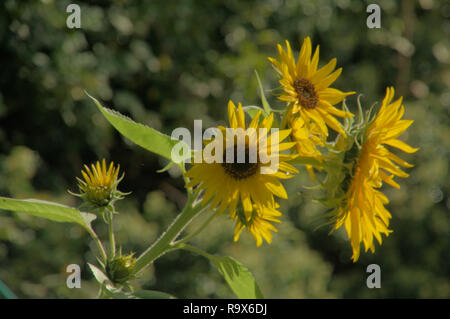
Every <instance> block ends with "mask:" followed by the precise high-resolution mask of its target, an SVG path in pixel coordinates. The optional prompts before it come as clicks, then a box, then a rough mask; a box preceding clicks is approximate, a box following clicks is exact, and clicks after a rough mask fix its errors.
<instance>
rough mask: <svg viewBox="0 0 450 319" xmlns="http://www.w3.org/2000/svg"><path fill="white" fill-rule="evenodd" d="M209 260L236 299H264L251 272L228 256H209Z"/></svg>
mask: <svg viewBox="0 0 450 319" xmlns="http://www.w3.org/2000/svg"><path fill="white" fill-rule="evenodd" d="M210 260H211V261H212V262H213V264H214V265H216V267H217V268H218V270H219V272H220V273H221V274H222V276H223V277H224V278H225V281H226V282H227V283H228V285H229V286H230V288H231V290H233V292H234V293H235V294H236V296H237V297H238V298H240V299H262V298H264V296H263V294H262V293H261V290H260V289H259V287H258V284H257V283H256V281H255V278H254V277H253V275H252V274H251V272H250V271H249V270H248V269H247V268H246V267H245V266H243V265H242V264H241V263H240V262H238V261H237V260H236V259H234V258H232V257H228V256H225V257H216V256H211V257H210Z"/></svg>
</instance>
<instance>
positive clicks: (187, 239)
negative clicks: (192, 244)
mask: <svg viewBox="0 0 450 319" xmlns="http://www.w3.org/2000/svg"><path fill="white" fill-rule="evenodd" d="M214 217H216V213H215V212H214V213H212V214H211V216H209V217H208V219H207V220H206V221H205V222H204V223H203V224H202V225H201V226H200V227H199V228H198V229H197V230H196V231H194V232H193V233H192V234H190V235H188V236H186V237H185V238H183V239H180V240H179V241H177V242H175V243H173V246H176V245H179V244H184V243H187V242H188V241H190V240H191V239H192V238H194V237H195V236H197V235H198V234H200V233H201V232H202V231H203V229H205V228H206V226H208V224H209V223H210V222H211V220H213V218H214Z"/></svg>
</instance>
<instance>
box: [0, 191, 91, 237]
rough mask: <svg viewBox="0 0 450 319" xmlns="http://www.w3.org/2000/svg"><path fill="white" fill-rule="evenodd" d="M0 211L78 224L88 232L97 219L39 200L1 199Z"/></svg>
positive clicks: (63, 206) (66, 207) (75, 210)
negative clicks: (93, 221)
mask: <svg viewBox="0 0 450 319" xmlns="http://www.w3.org/2000/svg"><path fill="white" fill-rule="evenodd" d="M0 209H4V210H9V211H13V212H20V213H25V214H29V215H33V216H37V217H42V218H47V219H50V220H52V221H55V222H61V223H76V224H79V225H81V226H82V227H84V228H85V229H87V230H89V227H90V222H92V220H94V219H95V218H96V216H95V215H93V214H89V213H81V212H80V211H79V210H77V209H75V208H72V207H69V206H65V205H61V204H58V203H53V202H48V201H43V200H38V199H14V198H6V197H0Z"/></svg>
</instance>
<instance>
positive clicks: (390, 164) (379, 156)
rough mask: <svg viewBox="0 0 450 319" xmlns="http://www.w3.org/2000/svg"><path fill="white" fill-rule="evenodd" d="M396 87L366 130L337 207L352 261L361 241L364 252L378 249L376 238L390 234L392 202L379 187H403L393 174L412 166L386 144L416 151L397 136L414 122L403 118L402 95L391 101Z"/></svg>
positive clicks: (357, 254)
mask: <svg viewBox="0 0 450 319" xmlns="http://www.w3.org/2000/svg"><path fill="white" fill-rule="evenodd" d="M393 97H394V88H392V87H390V88H387V90H386V96H385V98H384V100H383V102H382V105H381V108H380V110H379V112H378V115H377V116H376V118H375V119H374V120H373V121H372V122H371V123H370V124H369V126H368V128H367V130H366V131H365V132H364V133H363V137H362V145H361V149H360V151H359V154H357V155H356V157H355V160H354V164H353V166H352V168H351V169H350V172H351V173H350V175H349V176H348V177H349V179H350V180H349V183H348V186H347V187H348V190H347V191H346V196H345V199H346V200H344V201H343V204H342V205H341V206H340V207H339V208H338V210H337V216H336V217H337V221H336V224H335V226H334V228H335V229H338V228H339V227H341V226H342V225H345V229H346V231H347V235H348V237H349V239H350V240H351V246H352V249H353V256H352V259H353V262H356V261H357V260H358V258H359V255H360V243H361V242H363V243H364V247H365V251H367V250H368V249H370V250H371V251H372V253H373V252H374V251H375V246H374V241H373V238H374V237H375V238H376V239H377V241H378V242H379V244H381V243H382V238H381V234H384V235H386V236H388V235H389V233H390V232H392V231H391V230H389V228H388V227H389V219H390V218H391V214H390V213H389V211H388V210H387V209H386V208H385V207H384V205H386V204H387V203H389V200H388V198H387V197H386V196H385V195H384V194H383V193H382V192H381V191H379V190H377V188H380V187H381V186H382V184H383V182H385V183H387V184H389V185H391V186H393V187H396V188H400V186H399V185H398V184H397V183H396V182H395V181H394V179H393V178H394V176H398V177H408V176H409V175H408V174H407V173H405V172H404V171H402V170H401V169H400V167H399V166H397V165H396V164H398V165H401V166H403V167H412V166H413V165H411V164H409V163H407V162H405V161H404V160H402V159H401V158H399V157H398V156H396V155H394V154H393V153H392V152H391V151H389V150H388V149H387V148H386V147H385V146H386V145H387V146H391V147H395V148H398V149H400V150H402V151H404V152H407V153H414V152H416V151H417V150H418V148H413V147H411V146H409V145H408V144H406V143H404V142H402V141H400V140H398V139H397V137H398V136H399V135H400V134H401V133H403V132H404V131H405V130H406V129H407V128H408V127H409V126H410V125H411V124H412V123H413V121H411V120H401V118H402V116H403V113H404V106H403V105H402V98H399V99H397V100H396V101H395V102H392V103H391V101H392V99H393Z"/></svg>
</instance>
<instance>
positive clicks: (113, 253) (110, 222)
mask: <svg viewBox="0 0 450 319" xmlns="http://www.w3.org/2000/svg"><path fill="white" fill-rule="evenodd" d="M107 212H108V232H109V244H110V245H111V248H110V258H111V259H113V258H114V257H115V256H116V239H115V238H114V229H113V216H114V207H113V210H112V211H110V210H109V209H108V210H107Z"/></svg>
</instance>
